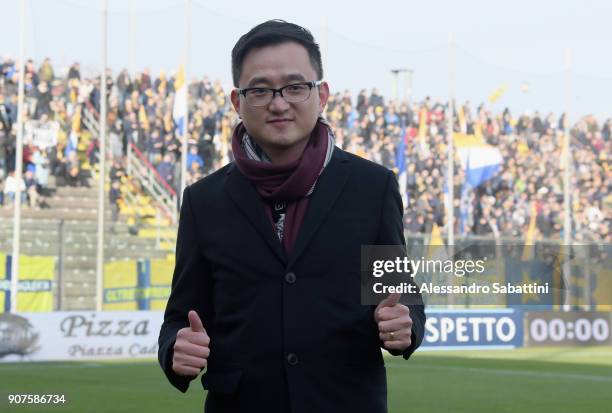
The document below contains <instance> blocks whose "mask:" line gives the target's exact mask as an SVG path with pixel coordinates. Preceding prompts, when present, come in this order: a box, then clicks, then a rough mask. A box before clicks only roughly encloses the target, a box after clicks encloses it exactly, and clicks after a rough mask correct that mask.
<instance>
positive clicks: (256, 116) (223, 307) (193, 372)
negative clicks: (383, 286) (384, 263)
mask: <svg viewBox="0 0 612 413" xmlns="http://www.w3.org/2000/svg"><path fill="white" fill-rule="evenodd" d="M232 71H233V80H234V85H235V86H236V88H237V89H234V90H233V91H232V93H231V100H232V104H233V106H234V108H235V109H236V111H237V112H238V113H239V114H240V116H241V119H242V122H241V123H239V124H238V125H237V126H236V128H235V130H234V134H233V136H232V149H233V153H234V158H235V161H234V162H232V163H230V164H229V165H227V166H225V167H223V168H221V169H220V170H218V171H217V172H215V173H213V174H212V175H210V176H208V177H206V178H204V179H202V180H201V181H199V182H197V183H195V184H193V185H191V186H190V187H188V188H186V189H185V191H184V193H183V200H182V207H181V215H180V222H179V231H178V241H177V249H176V267H175V270H174V276H173V280H172V291H171V294H170V298H169V301H168V305H167V308H166V312H165V315H164V323H163V325H162V328H161V332H160V336H159V362H160V364H161V366H162V368H163V370H164V372H165V374H166V376H167V378H168V380H169V381H170V382H171V383H172V385H174V386H175V387H176V388H178V389H179V390H180V391H182V392H185V391H186V390H187V388H188V386H189V383H190V381H191V380H193V379H194V378H196V377H197V376H198V375H199V373H200V372H201V371H202V370H204V369H206V371H205V373H204V374H203V376H202V384H203V387H204V388H205V389H207V390H208V395H207V398H206V403H205V411H206V412H208V413H216V412H223V413H227V412H266V413H270V412H273V413H276V412H278V413H286V412H291V413H310V412H350V413H357V412H368V413H383V412H386V411H387V386H386V371H385V366H384V361H383V357H382V353H381V347H384V348H386V349H387V350H389V351H390V352H391V354H394V355H401V356H403V358H405V359H408V358H409V357H410V355H411V354H412V353H413V352H414V350H415V349H416V348H417V347H418V346H419V345H420V343H421V341H422V339H423V334H424V326H425V314H424V311H423V306H422V305H408V306H406V305H403V304H401V303H400V302H399V301H398V300H399V295H398V294H392V295H390V296H388V297H386V298H385V299H383V300H382V301H381V302H380V304H379V305H378V306H370V305H362V304H361V291H360V288H361V283H360V253H361V246H362V245H404V243H405V241H404V235H403V227H402V202H401V198H400V195H399V191H398V185H397V181H396V179H395V177H394V175H393V174H392V173H391V172H390V171H389V170H387V169H385V168H383V167H382V166H379V165H376V164H374V163H371V162H369V161H366V160H364V159H361V158H359V157H357V156H354V155H351V154H349V153H346V152H344V151H342V150H340V149H339V148H336V147H335V146H334V137H333V131H332V130H331V128H330V127H329V125H328V124H327V122H326V121H325V120H324V119H323V118H322V117H321V116H320V115H321V114H322V112H323V109H324V107H325V104H326V102H327V99H328V96H329V88H328V85H327V84H326V83H325V82H322V81H321V79H322V77H323V73H322V65H321V55H320V51H319V48H318V45H317V44H316V43H315V42H314V39H313V38H312V35H311V34H310V32H309V31H307V30H306V29H304V28H302V27H300V26H297V25H294V24H291V23H287V22H284V21H279V20H274V21H268V22H265V23H262V24H260V25H259V26H256V27H255V28H253V29H252V30H251V31H250V32H249V33H247V34H245V35H244V36H242V37H241V38H240V40H239V41H238V43H237V44H236V46H235V47H234V50H233V51H232ZM415 396H416V395H415Z"/></svg>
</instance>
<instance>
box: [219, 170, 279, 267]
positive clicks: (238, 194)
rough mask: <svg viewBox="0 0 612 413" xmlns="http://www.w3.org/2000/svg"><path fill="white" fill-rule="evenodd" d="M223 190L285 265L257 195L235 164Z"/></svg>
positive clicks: (277, 242) (275, 237) (229, 172)
mask: <svg viewBox="0 0 612 413" xmlns="http://www.w3.org/2000/svg"><path fill="white" fill-rule="evenodd" d="M225 190H226V191H227V193H228V194H229V195H230V198H231V199H232V200H233V201H234V203H235V204H236V206H237V207H238V209H239V210H240V211H241V212H242V213H243V214H244V216H245V217H246V219H247V220H248V221H249V222H250V223H251V225H253V226H254V227H255V229H256V230H257V232H259V235H261V237H262V238H263V239H264V240H265V241H266V242H267V243H268V245H269V246H270V248H271V249H272V251H274V253H275V254H276V255H277V256H278V258H279V259H280V260H281V261H282V262H283V263H286V262H287V257H286V255H285V251H284V250H283V247H282V245H281V243H280V241H279V239H278V237H277V236H276V234H275V233H274V229H273V228H272V224H271V223H270V219H269V218H268V215H267V214H266V211H265V209H264V205H263V203H262V201H261V198H260V197H259V194H258V193H257V191H256V190H255V187H254V186H253V184H251V182H249V180H248V179H246V178H245V177H244V175H242V173H241V172H240V171H239V170H238V168H236V166H235V164H234V165H232V167H231V168H230V170H229V171H228V175H227V179H226V181H225Z"/></svg>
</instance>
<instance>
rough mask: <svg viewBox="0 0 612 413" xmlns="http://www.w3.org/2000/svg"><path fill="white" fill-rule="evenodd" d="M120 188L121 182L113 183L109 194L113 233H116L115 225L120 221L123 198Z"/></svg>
mask: <svg viewBox="0 0 612 413" xmlns="http://www.w3.org/2000/svg"><path fill="white" fill-rule="evenodd" d="M120 186H121V184H120V182H119V181H111V188H110V192H109V194H108V198H109V201H110V207H111V222H112V231H113V232H115V225H116V224H117V221H118V220H119V203H120V201H121V198H122V196H121V189H120Z"/></svg>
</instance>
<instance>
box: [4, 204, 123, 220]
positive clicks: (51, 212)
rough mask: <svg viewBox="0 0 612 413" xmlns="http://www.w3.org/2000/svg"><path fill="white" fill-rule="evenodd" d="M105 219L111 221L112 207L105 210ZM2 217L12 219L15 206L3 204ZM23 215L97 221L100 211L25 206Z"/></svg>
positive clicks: (38, 217)
mask: <svg viewBox="0 0 612 413" xmlns="http://www.w3.org/2000/svg"><path fill="white" fill-rule="evenodd" d="M104 212H105V213H104V216H105V219H106V221H107V222H108V223H110V222H111V218H112V212H111V211H110V209H108V210H105V211H104ZM0 217H1V218H5V219H12V217H13V208H12V207H6V206H3V207H2V208H0ZM21 217H22V218H26V219H55V220H59V219H69V220H73V221H97V219H98V211H97V210H96V209H88V208H68V207H62V208H48V209H47V208H45V209H31V208H29V207H24V208H22V210H21Z"/></svg>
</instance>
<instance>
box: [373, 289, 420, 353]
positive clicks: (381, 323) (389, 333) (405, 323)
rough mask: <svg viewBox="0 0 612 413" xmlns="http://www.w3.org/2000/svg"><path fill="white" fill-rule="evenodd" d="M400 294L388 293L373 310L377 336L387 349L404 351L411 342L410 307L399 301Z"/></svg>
mask: <svg viewBox="0 0 612 413" xmlns="http://www.w3.org/2000/svg"><path fill="white" fill-rule="evenodd" d="M400 297H401V294H399V293H393V294H389V296H388V297H387V298H385V299H384V300H382V301H381V302H380V303H379V304H378V306H377V307H376V310H374V320H375V321H376V323H377V324H378V336H379V337H380V340H381V341H383V343H384V347H385V348H386V349H387V350H400V351H404V350H406V349H407V348H408V347H410V344H411V343H412V341H411V340H412V318H410V309H409V308H408V307H406V306H405V305H403V304H400V303H399V299H400Z"/></svg>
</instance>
